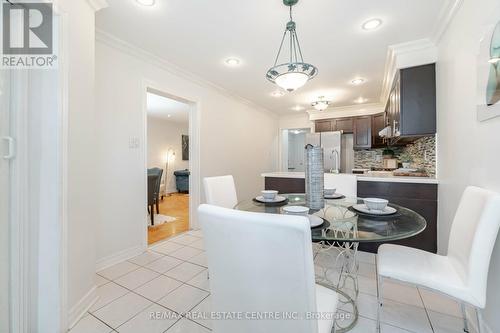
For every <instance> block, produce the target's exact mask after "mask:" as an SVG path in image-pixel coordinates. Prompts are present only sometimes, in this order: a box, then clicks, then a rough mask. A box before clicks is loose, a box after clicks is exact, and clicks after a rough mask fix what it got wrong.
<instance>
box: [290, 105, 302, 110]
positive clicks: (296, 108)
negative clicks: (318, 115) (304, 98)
mask: <svg viewBox="0 0 500 333" xmlns="http://www.w3.org/2000/svg"><path fill="white" fill-rule="evenodd" d="M292 110H293V111H302V110H304V108H303V107H302V106H300V105H295V106H294V107H293V108H292Z"/></svg>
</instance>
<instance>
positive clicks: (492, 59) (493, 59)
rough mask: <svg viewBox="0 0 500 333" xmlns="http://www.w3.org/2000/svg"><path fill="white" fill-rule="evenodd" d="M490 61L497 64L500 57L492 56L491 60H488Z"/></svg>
mask: <svg viewBox="0 0 500 333" xmlns="http://www.w3.org/2000/svg"><path fill="white" fill-rule="evenodd" d="M488 62H489V63H490V64H496V63H498V62H500V58H491V59H490V60H488Z"/></svg>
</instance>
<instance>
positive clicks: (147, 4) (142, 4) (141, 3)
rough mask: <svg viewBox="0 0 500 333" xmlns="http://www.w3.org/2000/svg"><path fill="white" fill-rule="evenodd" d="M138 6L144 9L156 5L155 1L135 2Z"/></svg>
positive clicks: (140, 0)
mask: <svg viewBox="0 0 500 333" xmlns="http://www.w3.org/2000/svg"><path fill="white" fill-rule="evenodd" d="M135 2H137V3H138V4H139V5H141V6H144V7H153V6H154V5H156V0H146V1H145V0H135Z"/></svg>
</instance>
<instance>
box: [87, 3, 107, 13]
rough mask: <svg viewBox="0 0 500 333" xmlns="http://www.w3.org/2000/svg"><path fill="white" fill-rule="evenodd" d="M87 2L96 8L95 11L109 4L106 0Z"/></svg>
mask: <svg viewBox="0 0 500 333" xmlns="http://www.w3.org/2000/svg"><path fill="white" fill-rule="evenodd" d="M87 2H88V4H89V5H90V7H92V9H94V11H95V12H97V11H99V10H101V9H103V8H106V7H108V6H109V4H108V2H107V1H106V0H87Z"/></svg>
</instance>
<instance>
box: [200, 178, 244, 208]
mask: <svg viewBox="0 0 500 333" xmlns="http://www.w3.org/2000/svg"><path fill="white" fill-rule="evenodd" d="M203 185H204V187H205V198H206V201H207V203H208V204H209V205H214V206H219V207H225V208H233V207H234V206H236V204H237V203H238V197H237V196H236V186H235V185H234V178H233V176H219V177H206V178H204V179H203Z"/></svg>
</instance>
